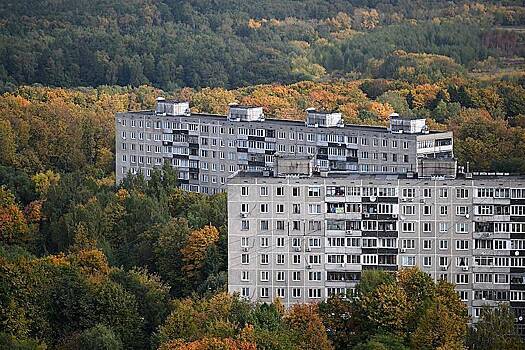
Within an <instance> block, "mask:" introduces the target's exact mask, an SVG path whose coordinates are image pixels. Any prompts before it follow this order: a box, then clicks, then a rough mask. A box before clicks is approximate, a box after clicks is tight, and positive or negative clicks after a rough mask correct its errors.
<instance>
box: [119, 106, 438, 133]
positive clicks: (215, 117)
mask: <svg viewBox="0 0 525 350" xmlns="http://www.w3.org/2000/svg"><path fill="white" fill-rule="evenodd" d="M121 113H124V114H125V113H129V114H145V115H156V113H155V111H154V110H145V111H128V112H121ZM159 116H162V115H159ZM171 117H186V118H191V117H205V118H211V119H213V120H217V121H226V120H227V116H226V115H223V114H211V113H193V112H192V113H191V115H174V116H171ZM265 121H271V122H272V124H275V125H282V126H289V125H294V126H298V127H301V126H302V127H306V126H305V121H306V120H304V119H303V120H296V119H277V118H265ZM265 121H253V122H252V123H264V122H265ZM236 123H251V122H249V121H239V122H236ZM344 128H352V129H360V130H365V131H375V132H384V133H387V132H389V131H388V127H386V126H375V125H363V124H344V127H319V128H318V129H319V130H323V129H344ZM312 129H314V128H312ZM446 132H448V131H436V130H430V131H429V134H441V133H446ZM395 134H396V135H427V134H425V133H400V134H397V133H395Z"/></svg>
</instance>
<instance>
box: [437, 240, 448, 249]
mask: <svg viewBox="0 0 525 350" xmlns="http://www.w3.org/2000/svg"><path fill="white" fill-rule="evenodd" d="M439 249H448V241H446V240H443V239H442V240H440V241H439Z"/></svg>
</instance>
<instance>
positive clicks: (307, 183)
mask: <svg viewBox="0 0 525 350" xmlns="http://www.w3.org/2000/svg"><path fill="white" fill-rule="evenodd" d="M228 213H229V214H228V215H229V217H228V238H229V241H228V257H229V258H228V259H229V261H228V279H229V281H228V285H229V291H230V292H239V293H240V294H241V295H242V296H243V297H246V298H249V299H251V300H254V301H255V300H258V301H271V300H273V299H274V298H276V297H279V298H281V299H282V301H283V303H284V304H285V305H290V304H293V303H304V302H316V301H320V300H322V299H324V298H327V297H328V296H330V295H332V294H339V293H348V292H351V291H352V290H353V289H354V288H355V286H356V284H357V283H358V282H359V280H360V277H361V273H362V271H363V270H366V269H383V270H389V271H394V270H397V269H400V268H403V267H410V266H418V267H419V268H421V269H422V270H423V271H424V272H426V273H428V274H429V275H430V276H431V277H432V278H433V279H434V280H440V279H444V280H447V281H449V282H452V283H454V284H455V285H456V289H457V291H458V293H459V295H460V297H461V299H462V300H463V301H464V302H465V303H466V304H467V305H468V307H469V312H470V313H471V315H472V316H473V317H474V320H475V318H476V317H478V316H479V312H480V309H481V306H482V305H484V304H487V303H488V304H495V303H498V302H502V301H505V302H510V304H511V306H512V307H513V308H514V309H515V310H516V312H517V314H518V316H523V314H524V313H525V308H524V307H525V281H524V276H525V177H515V176H503V174H500V175H499V176H496V174H494V175H472V174H470V175H468V174H467V175H460V176H458V177H457V178H455V179H452V178H451V179H445V178H443V177H439V178H415V177H414V178H409V177H407V176H406V175H365V174H361V175H359V174H355V175H351V174H350V175H330V174H328V175H326V176H315V175H314V176H311V177H309V176H297V175H296V176H288V177H271V176H262V175H257V174H239V175H238V176H236V177H234V178H233V179H231V180H230V181H229V184H228Z"/></svg>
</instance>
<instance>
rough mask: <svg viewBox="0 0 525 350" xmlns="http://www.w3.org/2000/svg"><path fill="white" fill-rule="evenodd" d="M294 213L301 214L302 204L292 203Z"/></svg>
mask: <svg viewBox="0 0 525 350" xmlns="http://www.w3.org/2000/svg"><path fill="white" fill-rule="evenodd" d="M292 214H301V204H298V203H293V204H292Z"/></svg>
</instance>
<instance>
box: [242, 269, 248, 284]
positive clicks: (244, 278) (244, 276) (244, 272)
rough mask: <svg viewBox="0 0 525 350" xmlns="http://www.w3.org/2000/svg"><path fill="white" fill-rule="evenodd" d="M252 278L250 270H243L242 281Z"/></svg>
mask: <svg viewBox="0 0 525 350" xmlns="http://www.w3.org/2000/svg"><path fill="white" fill-rule="evenodd" d="M249 280H250V272H249V271H241V281H243V282H246V281H249Z"/></svg>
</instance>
